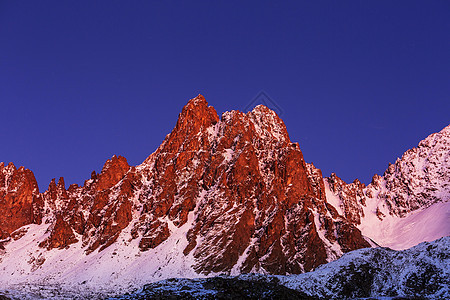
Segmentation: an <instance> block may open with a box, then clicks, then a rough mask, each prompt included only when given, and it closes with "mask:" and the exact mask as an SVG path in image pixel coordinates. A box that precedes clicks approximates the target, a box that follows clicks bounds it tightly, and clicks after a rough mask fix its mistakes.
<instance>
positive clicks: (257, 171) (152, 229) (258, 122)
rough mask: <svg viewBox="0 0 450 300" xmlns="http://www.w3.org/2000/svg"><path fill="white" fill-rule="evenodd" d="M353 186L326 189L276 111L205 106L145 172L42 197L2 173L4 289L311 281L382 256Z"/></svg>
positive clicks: (122, 167) (51, 190)
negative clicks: (354, 255) (353, 259)
mask: <svg viewBox="0 0 450 300" xmlns="http://www.w3.org/2000/svg"><path fill="white" fill-rule="evenodd" d="M437 143H438V142H437ZM353 185H354V186H350V187H347V186H346V184H345V183H344V182H343V181H341V180H340V179H339V178H338V177H337V176H335V177H332V180H331V179H327V180H324V179H323V177H322V173H321V171H320V170H319V169H317V168H316V167H315V166H314V165H313V164H309V163H306V162H305V160H304V158H303V154H302V152H301V150H300V147H299V144H298V143H293V142H291V140H290V138H289V135H288V133H287V130H286V127H285V125H284V123H283V121H282V120H281V119H280V118H279V117H278V116H277V114H276V113H275V112H273V111H271V110H270V109H268V108H267V107H265V106H262V105H259V106H257V107H255V108H254V109H253V110H252V111H250V112H248V113H243V112H239V111H230V112H225V113H223V114H222V116H221V117H219V116H218V114H217V112H216V111H215V109H214V108H213V107H211V106H208V103H207V102H206V100H205V99H204V97H203V96H201V95H199V96H198V97H196V98H194V99H191V100H190V101H189V102H188V103H187V105H186V106H185V107H184V108H183V109H182V111H181V113H180V115H179V117H178V121H177V123H176V125H175V128H174V129H173V130H172V132H171V133H170V134H168V135H167V136H166V138H165V140H164V141H163V142H162V144H161V146H160V147H159V148H158V149H157V150H156V151H155V152H154V153H152V154H151V155H150V156H149V157H148V158H147V159H145V160H144V162H143V163H142V164H140V165H138V166H129V164H128V163H127V160H126V159H125V158H124V157H121V156H113V157H112V158H111V159H110V160H108V161H107V162H106V163H105V165H104V167H103V169H102V170H101V172H100V173H98V174H97V173H96V172H92V174H91V176H90V179H88V180H86V181H85V183H84V184H83V186H78V185H76V184H72V185H70V186H69V187H68V188H66V185H65V182H64V179H63V178H60V179H59V180H58V183H56V181H55V180H52V181H51V182H50V185H49V187H48V190H46V191H45V192H43V193H40V192H39V190H38V188H37V183H36V180H35V179H34V176H33V173H32V172H31V171H29V170H26V169H24V168H23V167H21V168H19V169H18V170H16V169H15V167H14V166H13V165H12V164H10V165H8V166H7V167H5V166H4V165H3V164H0V212H2V214H0V225H1V227H0V229H1V230H0V233H1V235H2V236H1V240H0V250H1V252H0V284H3V285H13V284H17V283H22V282H25V281H26V282H39V281H40V280H42V279H43V278H45V280H46V282H50V283H63V284H69V283H70V284H71V285H76V286H78V285H79V284H83V287H85V288H89V287H93V288H94V287H96V286H98V285H99V284H100V285H102V287H103V288H105V289H107V288H108V287H110V288H111V289H116V286H119V287H121V288H123V289H124V290H125V291H126V290H127V289H130V287H139V286H140V285H143V284H144V283H148V282H151V281H156V280H160V279H164V278H170V277H190V278H194V277H200V276H205V275H214V274H218V273H226V274H241V273H250V272H255V273H263V274H267V273H269V274H298V273H303V272H306V271H310V270H312V269H314V268H316V267H317V266H319V265H322V264H324V263H327V262H329V261H333V260H335V259H337V258H339V257H341V256H342V255H343V253H345V252H349V251H352V250H355V249H359V248H365V247H370V246H371V245H374V243H372V242H370V239H368V238H365V237H363V235H362V234H361V231H360V229H358V227H361V225H362V224H363V223H364V220H365V217H364V216H365V215H367V213H366V210H367V207H369V206H368V205H369V204H368V203H369V202H370V201H369V200H367V199H366V198H367V197H368V196H367V189H366V188H365V187H364V186H363V184H361V183H360V182H359V181H355V183H353ZM330 189H331V190H330ZM433 193H437V192H436V191H433ZM341 196H342V197H347V198H348V197H350V198H351V199H350V200H349V199H347V198H345V199H347V200H345V201H343V202H342V203H341V202H340V200H339V201H338V200H337V199H340V198H339V197H341ZM330 197H331V198H330ZM353 198H355V201H356V202H355V203H354V202H352V201H353V200H352V199H353ZM418 203H419V202H418ZM420 203H422V202H420ZM420 203H419V204H420ZM408 205H409V204H408ZM408 205H406V206H401V207H408ZM420 205H421V204H420ZM402 209H403V208H402ZM400 211H401V210H400ZM400 211H399V212H394V210H393V213H397V214H401V212H400ZM6 216H8V217H6ZM369 242H370V243H369Z"/></svg>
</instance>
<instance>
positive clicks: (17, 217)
mask: <svg viewBox="0 0 450 300" xmlns="http://www.w3.org/2000/svg"><path fill="white" fill-rule="evenodd" d="M42 205H43V204H42V199H41V196H40V194H39V189H38V185H37V183H36V179H35V178H34V175H33V172H31V171H30V170H28V169H25V168H24V167H20V168H19V169H17V168H16V167H15V166H14V165H13V164H12V163H10V164H8V165H7V166H5V165H4V164H3V163H1V164H0V238H6V237H8V236H9V234H10V233H12V232H13V231H14V230H16V229H18V228H20V227H22V226H23V225H27V224H31V223H38V224H39V223H40V222H41V217H42V216H41V213H40V208H41V207H42Z"/></svg>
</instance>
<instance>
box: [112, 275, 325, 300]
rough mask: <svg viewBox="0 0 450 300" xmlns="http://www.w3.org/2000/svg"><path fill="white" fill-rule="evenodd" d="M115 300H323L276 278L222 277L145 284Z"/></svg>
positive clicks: (170, 280) (169, 280)
mask: <svg viewBox="0 0 450 300" xmlns="http://www.w3.org/2000/svg"><path fill="white" fill-rule="evenodd" d="M109 299H110V300H113V299H205V300H207V299H223V300H225V299H227V300H232V299H236V300H237V299H280V300H282V299H286V300H287V299H293V300H294V299H298V300H300V299H301V300H309V299H311V300H312V299H319V298H317V297H313V296H309V295H307V294H305V293H303V292H299V291H296V290H293V289H289V288H287V287H285V286H283V285H281V284H280V283H279V280H278V279H277V278H275V277H264V276H249V277H247V278H240V277H226V276H218V277H212V278H207V279H192V280H188V279H175V278H173V279H168V280H164V281H161V282H157V283H153V284H148V285H145V286H144V288H143V289H142V290H141V291H139V292H136V293H133V294H130V295H124V296H120V297H116V298H109Z"/></svg>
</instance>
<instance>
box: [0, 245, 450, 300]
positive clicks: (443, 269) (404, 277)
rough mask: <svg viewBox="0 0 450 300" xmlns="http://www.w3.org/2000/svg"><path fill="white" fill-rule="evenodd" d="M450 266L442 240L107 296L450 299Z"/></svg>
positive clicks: (21, 289) (35, 295) (57, 293)
mask: <svg viewBox="0 0 450 300" xmlns="http://www.w3.org/2000/svg"><path fill="white" fill-rule="evenodd" d="M449 264H450V237H444V238H441V239H438V240H436V241H433V242H424V243H421V244H419V245H417V246H415V247H413V248H410V249H407V250H402V251H395V250H391V249H389V248H366V249H360V250H355V251H352V252H349V253H347V254H345V255H344V256H343V257H341V258H340V259H338V260H336V261H334V262H331V263H328V264H325V265H322V266H320V267H319V268H317V269H316V270H315V271H311V272H308V273H304V274H299V275H288V276H281V275H278V276H274V275H261V274H246V275H240V276H236V277H232V276H225V275H221V276H217V277H210V278H198V279H183V278H172V279H166V280H162V281H159V282H155V283H150V284H146V285H145V286H144V287H143V288H142V289H139V290H137V291H136V292H133V293H131V294H126V295H121V296H112V295H111V293H109V295H110V297H111V298H109V299H166V298H169V299H179V298H181V299H359V298H369V297H370V298H380V299H405V298H406V299H448V298H449V297H450V290H449V288H450V270H449ZM136 272H139V271H136ZM1 294H3V295H6V296H8V297H10V298H11V299H40V298H41V297H42V298H52V299H76V298H78V299H104V298H107V297H108V293H106V292H103V293H102V290H101V288H100V287H99V288H98V289H95V290H88V289H84V288H81V287H80V288H79V289H71V290H65V289H64V287H61V286H58V285H42V286H39V285H30V286H26V285H20V286H19V285H18V286H16V287H15V288H10V289H7V290H0V295H1ZM117 294H120V292H119V293H117ZM117 294H116V295H117ZM402 297H404V298H402Z"/></svg>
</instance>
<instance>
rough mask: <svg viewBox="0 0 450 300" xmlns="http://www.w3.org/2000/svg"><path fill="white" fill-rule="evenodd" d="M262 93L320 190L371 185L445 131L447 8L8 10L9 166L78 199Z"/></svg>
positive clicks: (449, 43) (4, 97)
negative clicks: (191, 110) (88, 183)
mask: <svg viewBox="0 0 450 300" xmlns="http://www.w3.org/2000/svg"><path fill="white" fill-rule="evenodd" d="M260 91H265V92H266V93H267V94H268V95H269V96H270V98H271V100H272V101H273V103H275V104H276V105H277V106H278V107H279V108H281V111H282V116H281V117H282V118H283V120H284V121H285V123H286V125H287V128H288V132H289V134H290V137H291V140H293V141H297V142H299V143H300V147H301V149H302V151H303V154H304V156H305V159H306V161H308V162H313V163H314V164H315V165H316V166H317V167H319V168H321V169H322V171H323V173H324V175H326V176H328V175H329V174H330V173H331V172H336V173H337V174H338V176H340V177H342V178H343V179H344V180H346V181H352V180H353V179H354V178H359V179H360V180H361V181H363V182H365V183H368V182H369V181H370V179H371V177H372V175H373V174H374V173H383V172H384V170H385V169H386V167H387V165H388V163H389V162H394V161H395V159H396V158H397V157H399V156H401V154H402V153H403V152H404V151H405V150H407V149H409V148H411V147H414V146H416V145H417V143H418V142H419V141H420V140H421V139H423V138H425V137H426V136H427V135H429V134H431V133H433V132H437V131H439V130H441V129H442V128H443V127H445V126H446V125H448V124H449V123H450V104H449V103H450V99H449V95H450V1H447V0H444V1H292V2H285V1H270V2H269V1H0V103H1V126H0V161H4V162H6V163H7V162H9V161H12V162H14V164H16V166H20V165H24V166H26V167H27V168H30V169H31V170H32V171H33V172H34V174H35V176H36V178H37V180H38V183H39V187H40V190H41V191H43V190H45V189H46V188H47V186H48V184H49V182H50V180H51V178H53V177H56V178H58V177H60V176H64V177H65V179H66V185H67V186H68V185H69V184H70V183H78V184H82V183H83V181H84V180H85V179H88V178H89V177H90V173H91V171H92V170H96V171H100V170H101V167H102V165H103V163H104V162H105V161H106V160H107V159H108V158H110V157H111V156H112V155H114V154H118V155H119V154H120V155H123V156H125V157H126V158H127V159H128V162H129V163H130V164H132V165H137V164H140V163H141V162H142V161H143V160H144V159H145V158H146V157H147V156H148V155H150V154H151V153H152V152H153V151H154V150H155V149H156V148H157V147H158V146H159V144H160V143H161V141H162V140H163V139H164V137H165V135H166V134H168V133H169V132H170V131H171V130H172V128H173V127H174V125H175V123H176V120H177V117H178V113H179V112H180V111H181V109H182V107H183V106H184V105H185V104H186V103H187V101H188V100H189V99H190V98H193V97H195V96H197V95H198V94H199V93H201V94H203V95H204V96H205V97H206V99H207V101H208V102H209V103H210V105H212V106H214V107H215V108H216V110H217V111H218V113H219V114H221V113H222V112H224V111H227V110H233V109H239V110H243V109H244V108H246V107H247V106H248V104H249V103H251V102H252V99H253V98H254V97H255V96H256V95H257V94H258V93H259V92H260Z"/></svg>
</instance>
